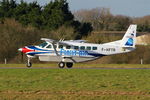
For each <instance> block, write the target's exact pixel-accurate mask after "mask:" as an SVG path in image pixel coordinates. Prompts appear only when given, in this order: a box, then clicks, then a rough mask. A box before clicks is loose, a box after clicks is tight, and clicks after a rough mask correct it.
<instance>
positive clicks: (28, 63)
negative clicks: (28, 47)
mask: <svg viewBox="0 0 150 100" xmlns="http://www.w3.org/2000/svg"><path fill="white" fill-rule="evenodd" d="M30 60H31V59H30V58H28V62H27V67H28V68H30V67H32V63H31V61H30Z"/></svg>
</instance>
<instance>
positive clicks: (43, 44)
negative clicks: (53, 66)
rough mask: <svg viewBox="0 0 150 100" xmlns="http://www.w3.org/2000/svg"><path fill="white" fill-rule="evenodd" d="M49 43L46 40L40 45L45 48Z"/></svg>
mask: <svg viewBox="0 0 150 100" xmlns="http://www.w3.org/2000/svg"><path fill="white" fill-rule="evenodd" d="M47 44H48V43H46V42H44V43H42V44H40V45H39V47H41V48H44V47H45V46H46V45H47Z"/></svg>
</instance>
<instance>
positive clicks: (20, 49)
mask: <svg viewBox="0 0 150 100" xmlns="http://www.w3.org/2000/svg"><path fill="white" fill-rule="evenodd" d="M18 51H20V53H21V62H23V52H22V48H19V49H18Z"/></svg>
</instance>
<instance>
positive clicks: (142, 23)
mask: <svg viewBox="0 0 150 100" xmlns="http://www.w3.org/2000/svg"><path fill="white" fill-rule="evenodd" d="M74 15H75V18H76V19H77V20H79V21H80V22H90V23H91V24H92V26H93V28H94V31H124V30H126V29H127V28H128V26H129V25H130V24H137V25H138V29H137V30H138V31H139V32H150V16H145V17H139V18H136V17H129V16H123V15H113V14H112V13H111V12H110V9H109V8H94V9H91V10H79V11H76V12H74Z"/></svg>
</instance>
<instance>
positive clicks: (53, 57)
mask: <svg viewBox="0 0 150 100" xmlns="http://www.w3.org/2000/svg"><path fill="white" fill-rule="evenodd" d="M64 42H65V43H67V44H70V45H68V46H69V47H68V46H67V45H63V47H61V48H59V46H60V45H59V44H56V45H55V46H56V47H55V48H56V51H57V53H58V55H57V54H56V52H55V50H54V48H53V46H52V44H51V43H48V42H47V45H46V46H45V47H44V48H41V47H39V46H35V47H36V48H39V49H42V50H48V51H40V50H35V51H34V52H35V55H34V56H37V57H39V60H40V61H54V62H60V61H63V62H74V63H76V62H85V61H91V60H95V59H98V58H101V57H103V56H108V55H114V54H120V53H126V52H130V51H132V50H134V49H133V48H122V47H120V46H113V45H109V44H91V43H74V42H71V41H64ZM49 45H50V47H51V48H47V47H48V46H49ZM61 46H62V45H61ZM36 52H39V53H37V54H36ZM40 52H43V53H40ZM44 52H45V53H44Z"/></svg>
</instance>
